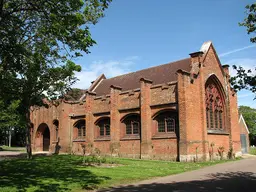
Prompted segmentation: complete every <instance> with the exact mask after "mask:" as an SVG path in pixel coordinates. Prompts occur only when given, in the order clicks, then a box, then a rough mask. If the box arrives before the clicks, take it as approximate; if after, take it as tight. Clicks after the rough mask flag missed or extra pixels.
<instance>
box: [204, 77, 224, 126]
mask: <svg viewBox="0 0 256 192" xmlns="http://www.w3.org/2000/svg"><path fill="white" fill-rule="evenodd" d="M205 96H206V121H207V129H209V130H222V129H223V119H224V117H223V115H224V113H223V111H224V106H223V101H222V97H221V95H220V91H219V89H218V88H217V86H216V85H215V83H213V82H210V83H208V84H207V86H206V90H205Z"/></svg>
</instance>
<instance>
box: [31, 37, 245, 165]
mask: <svg viewBox="0 0 256 192" xmlns="http://www.w3.org/2000/svg"><path fill="white" fill-rule="evenodd" d="M190 56H191V57H190V58H188V59H183V60H180V61H177V62H173V63H168V64H164V65H159V66H156V67H152V68H149V69H145V70H141V71H137V72H134V73H130V74H126V75H121V76H118V77H114V78H110V79H106V78H105V75H101V76H100V77H99V78H98V79H96V80H95V81H94V82H92V86H91V87H90V88H89V89H88V90H87V92H86V94H85V95H83V96H82V98H81V99H80V100H79V101H76V102H70V101H62V102H61V103H60V104H59V105H58V106H53V105H51V106H50V107H49V108H44V107H38V108H37V107H34V110H33V112H32V113H31V120H32V122H33V124H34V128H33V130H32V143H33V148H34V150H36V151H42V150H48V148H47V146H48V145H49V146H48V147H49V150H50V151H52V152H53V151H55V149H56V148H57V149H59V150H60V152H68V153H77V154H79V153H82V147H81V144H86V146H87V148H86V150H87V153H90V152H91V151H92V149H95V148H98V149H99V150H100V152H101V153H102V154H106V155H115V156H121V157H131V158H147V159H166V160H168V159H169V160H180V161H193V160H196V159H203V160H207V159H209V157H210V156H211V154H213V157H214V158H218V157H219V153H218V149H219V147H221V148H224V154H225V156H226V154H227V153H228V151H229V150H230V149H231V148H232V149H233V152H234V153H235V154H236V155H240V154H241V144H240V128H239V124H238V109H237V96H236V94H235V93H234V92H233V91H232V89H231V88H230V85H229V72H228V66H227V65H225V66H222V65H221V64H220V61H219V59H218V56H217V54H216V52H215V49H214V47H213V45H212V43H211V42H206V43H204V44H203V45H202V47H201V50H200V51H199V52H195V53H192V54H190ZM207 82H213V84H214V87H217V88H216V91H217V92H218V94H217V95H221V97H217V98H213V99H212V100H211V98H210V100H211V101H215V100H216V101H218V102H221V103H222V105H223V109H222V110H221V114H222V117H220V116H217V115H216V116H215V115H213V114H215V113H213V114H211V113H209V111H208V110H209V109H208V108H207V107H206V99H207V98H206V84H209V83H207ZM213 95H214V94H213ZM213 97H214V96H213ZM214 99H215V100H214ZM213 104H214V103H213ZM206 114H210V115H208V116H207V115H206ZM133 118H134V121H133ZM208 118H210V120H209V119H208ZM219 118H222V119H221V120H219ZM207 119H208V120H207ZM79 120H80V122H84V125H81V123H77V121H79ZM81 120H84V121H81ZM135 120H136V121H135ZM56 122H57V123H56ZM108 122H110V123H109V125H108ZM127 122H128V123H127ZM211 123H212V124H211ZM215 124H216V125H215ZM220 124H221V125H220ZM138 126H139V131H138ZM211 126H212V127H211ZM218 127H220V128H218ZM47 128H48V129H49V130H50V138H49V136H48V135H47V134H45V130H46V129H47ZM83 130H84V133H83ZM108 130H110V133H109V134H108ZM48 140H49V141H48ZM56 145H57V147H56ZM212 150H213V151H212Z"/></svg>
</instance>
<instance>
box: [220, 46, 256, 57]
mask: <svg viewBox="0 0 256 192" xmlns="http://www.w3.org/2000/svg"><path fill="white" fill-rule="evenodd" d="M255 46H256V45H249V46H246V47H242V48H238V49H234V50H231V51H228V52H225V53H221V54H219V57H224V56H227V55H230V54H233V53H236V52H240V51H243V50H245V49H249V48H252V47H255Z"/></svg>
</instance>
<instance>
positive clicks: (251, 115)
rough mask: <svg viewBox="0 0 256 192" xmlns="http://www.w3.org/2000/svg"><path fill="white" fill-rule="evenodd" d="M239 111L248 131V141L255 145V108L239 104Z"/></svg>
mask: <svg viewBox="0 0 256 192" xmlns="http://www.w3.org/2000/svg"><path fill="white" fill-rule="evenodd" d="M239 113H241V114H242V115H243V117H244V120H245V123H246V125H247V127H248V129H249V131H250V134H249V137H250V143H251V145H256V109H253V108H250V107H248V106H240V107H239Z"/></svg>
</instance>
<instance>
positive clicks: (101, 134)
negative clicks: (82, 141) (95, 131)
mask: <svg viewBox="0 0 256 192" xmlns="http://www.w3.org/2000/svg"><path fill="white" fill-rule="evenodd" d="M100 136H104V125H103V124H102V125H100Z"/></svg>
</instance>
